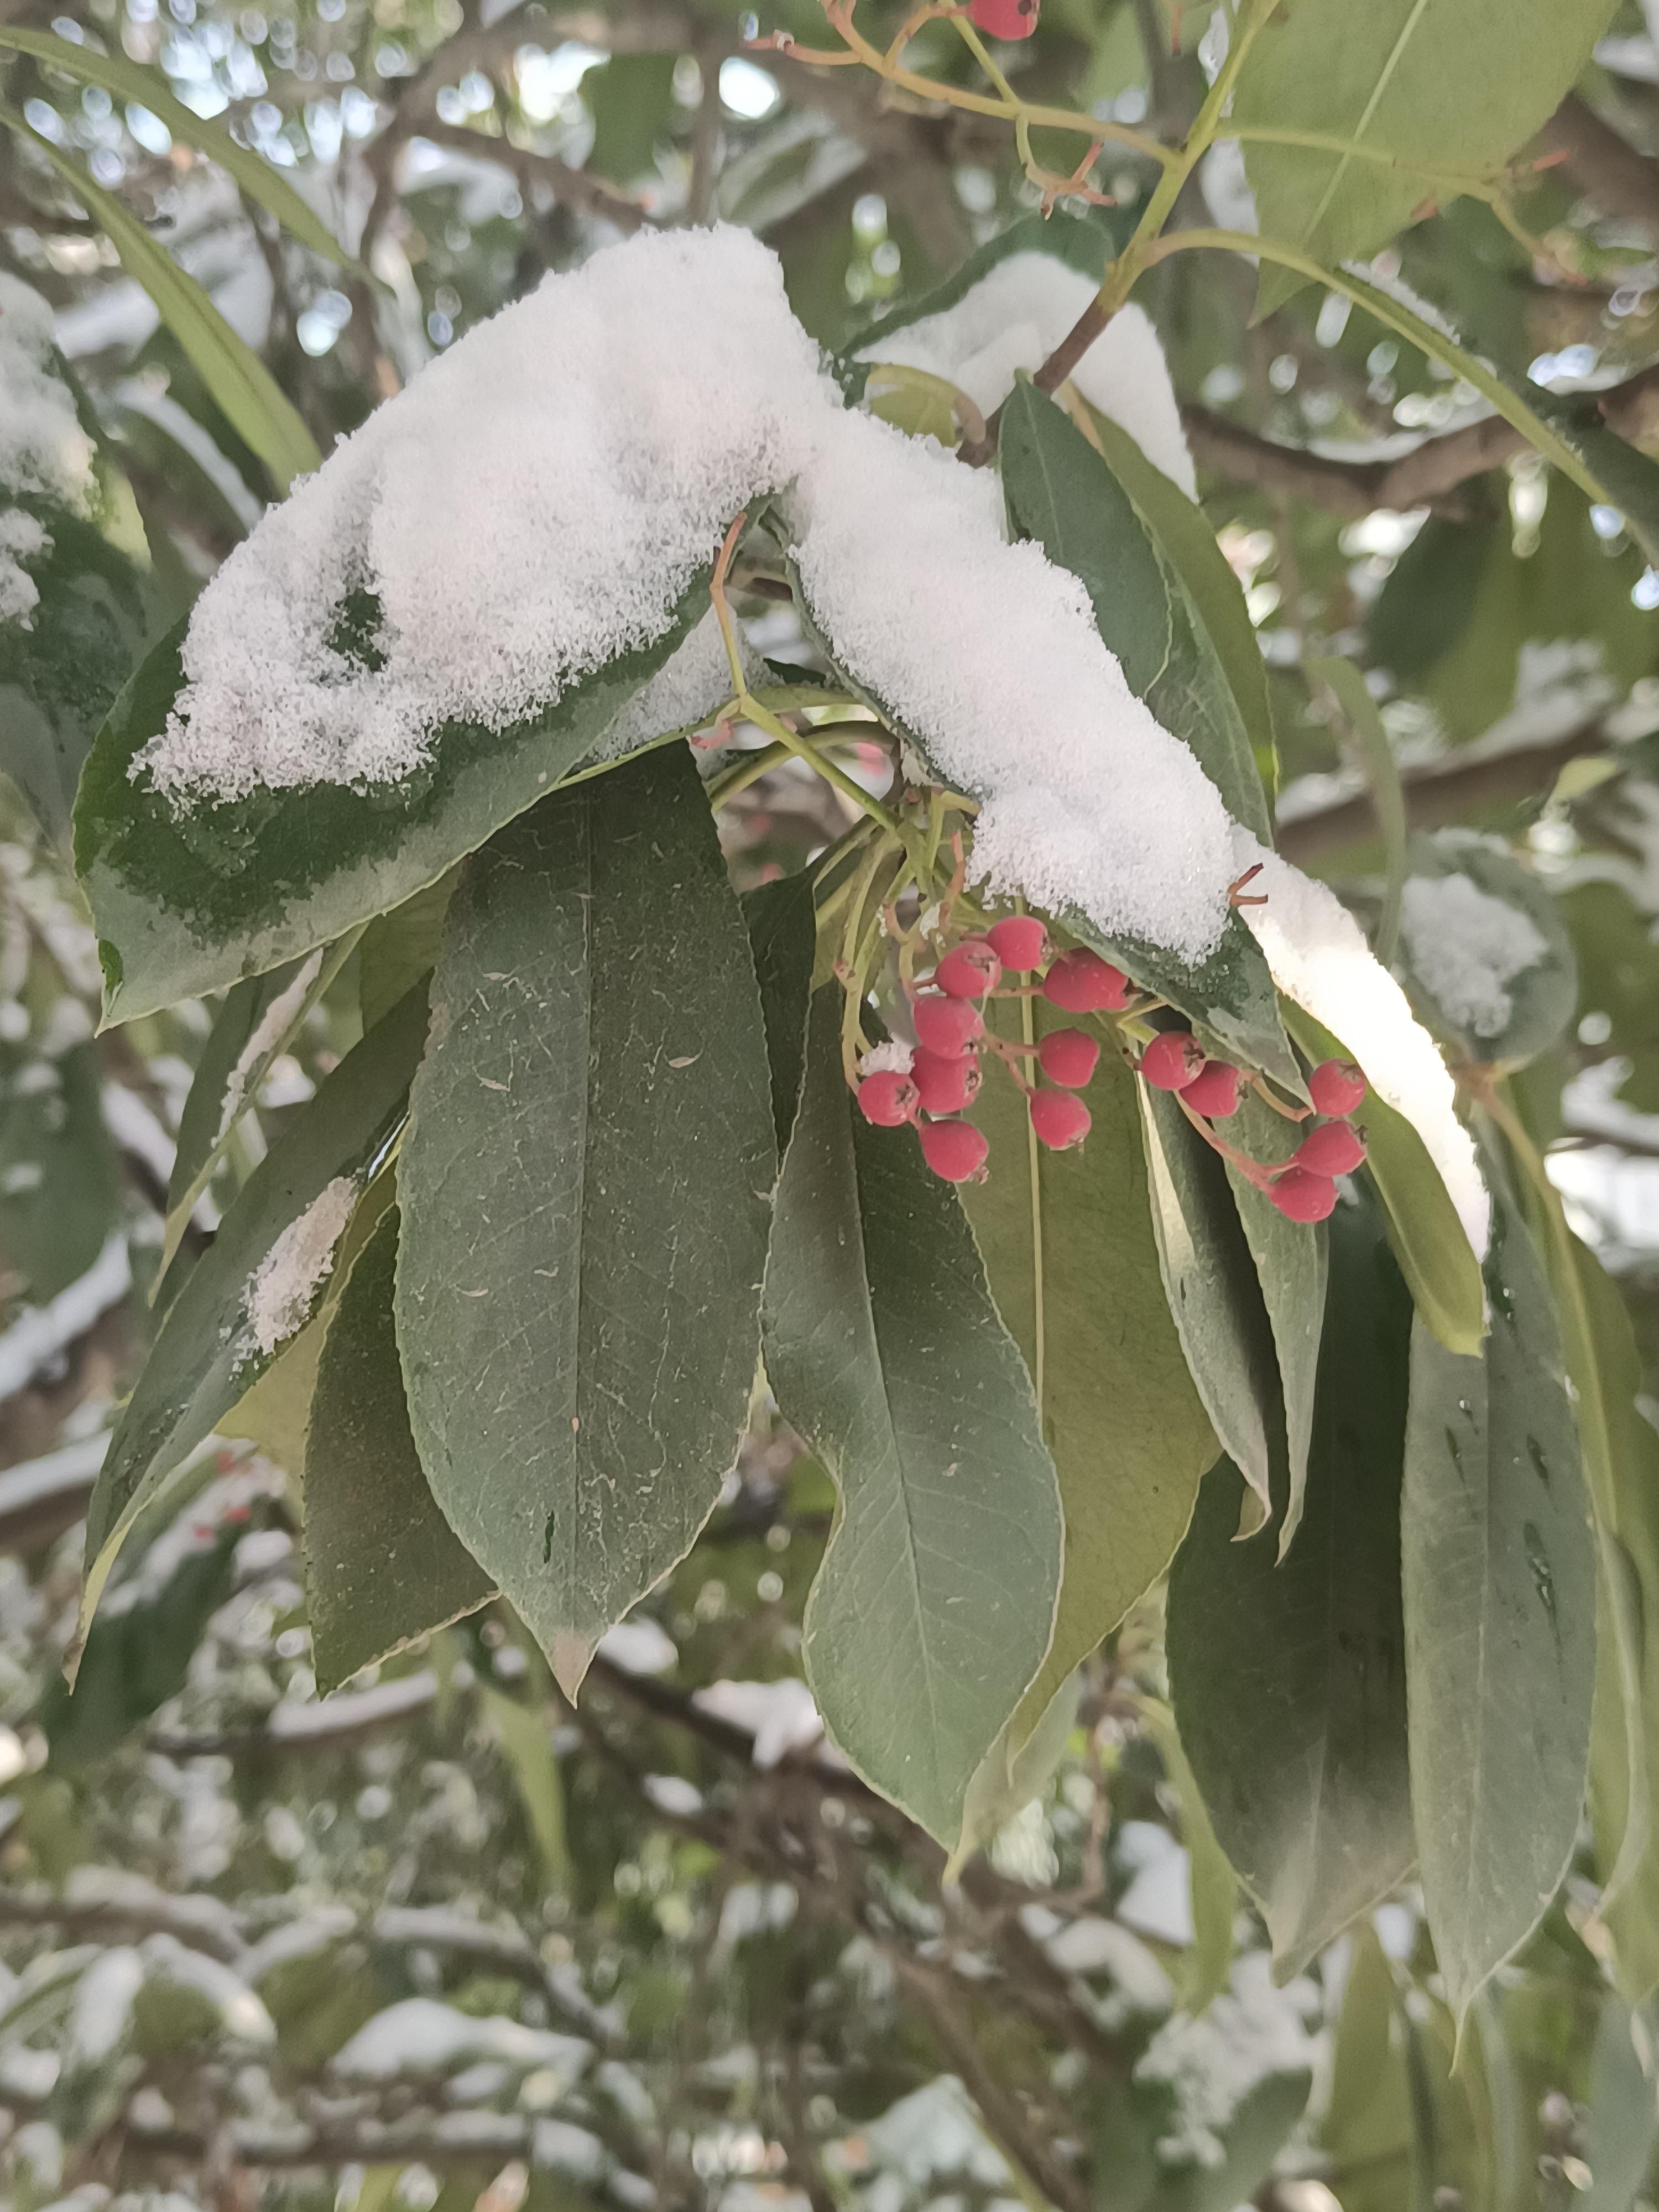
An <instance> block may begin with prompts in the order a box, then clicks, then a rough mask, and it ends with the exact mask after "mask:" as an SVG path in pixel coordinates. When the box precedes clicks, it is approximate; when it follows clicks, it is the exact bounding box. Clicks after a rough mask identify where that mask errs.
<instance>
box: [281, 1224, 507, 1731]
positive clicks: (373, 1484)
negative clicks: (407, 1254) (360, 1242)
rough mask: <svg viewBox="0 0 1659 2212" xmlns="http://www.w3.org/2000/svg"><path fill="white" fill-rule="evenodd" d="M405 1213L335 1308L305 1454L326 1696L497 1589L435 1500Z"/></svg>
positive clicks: (369, 1252)
mask: <svg viewBox="0 0 1659 2212" xmlns="http://www.w3.org/2000/svg"><path fill="white" fill-rule="evenodd" d="M397 1257H398V1214H397V1210H396V1208H395V1207H393V1208H392V1209H391V1210H390V1211H389V1212H387V1213H386V1215H385V1216H384V1217H383V1218H382V1219H381V1222H380V1226H379V1227H378V1228H377V1229H376V1230H375V1231H374V1235H373V1236H372V1237H370V1238H369V1240H368V1243H366V1244H365V1245H364V1246H363V1248H362V1251H361V1252H360V1253H359V1254H358V1255H357V1257H356V1261H355V1262H354V1264H353V1266H352V1268H351V1272H350V1273H349V1275H348V1276H347V1278H346V1280H345V1284H344V1285H343V1288H342V1289H340V1290H339V1291H338V1292H337V1296H336V1297H335V1299H334V1301H333V1310H332V1312H331V1315H330V1316H329V1320H328V1328H327V1334H326V1335H325V1338H324V1340H323V1346H322V1351H321V1354H320V1356H319V1359H318V1363H317V1383H316V1388H315V1390H314V1392H313V1395H312V1401H311V1416H310V1421H309V1425H308V1428H307V1437H306V1450H305V1475H304V1498H305V1524H304V1544H305V1559H306V1596H307V1612H308V1614H309V1618H310V1621H311V1644H312V1652H313V1665H314V1667H315V1669H316V1674H317V1684H318V1687H319V1690H323V1691H328V1690H332V1689H337V1688H338V1686H339V1685H340V1684H341V1683H342V1682H343V1681H345V1680H348V1679H349V1676H351V1675H353V1674H356V1672H357V1670H358V1668H361V1667H368V1666H372V1665H374V1664H376V1663H377V1662H379V1661H380V1660H382V1659H385V1658H387V1657H389V1656H391V1654H392V1652H394V1651H398V1650H402V1649H403V1648H404V1645H405V1644H412V1643H414V1642H415V1640H416V1638H418V1637H422V1636H428V1635H430V1634H431V1632H433V1630H434V1629H437V1628H444V1627H447V1626H448V1624H449V1623H450V1622H451V1621H452V1620H459V1618H460V1617H461V1615H462V1614H463V1613H472V1612H475V1611H476V1610H477V1607H479V1606H481V1605H483V1604H484V1603H485V1602H486V1601H488V1600H489V1598H491V1597H493V1596H494V1595H495V1585H494V1584H493V1583H492V1582H491V1581H490V1579H489V1576H488V1575H486V1574H485V1572H484V1571H483V1568H482V1567H480V1566H479V1565H478V1563H477V1560H476V1559H473V1558H472V1557H471V1554H470V1553H468V1552H467V1551H466V1550H465V1548H464V1547H463V1546H462V1545H461V1543H460V1542H459V1540H458V1538H457V1537H456V1534H455V1532H454V1530H453V1528H451V1527H450V1525H449V1523H448V1522H447V1521H446V1520H445V1518H444V1516H443V1515H442V1514H441V1512H440V1511H439V1510H438V1508H437V1506H436V1505H435V1504H434V1502H433V1498H432V1492H431V1491H430V1489H429V1488H428V1485H427V1480H426V1475H425V1474H424V1472H423V1471H422V1467H421V1462H420V1459H419V1456H418V1455H417V1454H416V1449H415V1439H414V1437H412V1436H411V1435H410V1427H409V1409H408V1406H407V1403H406V1401H405V1399H404V1377H403V1370H402V1368H401V1367H400V1366H399V1364H398V1338H397V1332H396V1330H395V1328H393V1325H392V1280H393V1276H394V1273H395V1269H396V1266H397Z"/></svg>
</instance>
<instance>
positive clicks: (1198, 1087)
mask: <svg viewBox="0 0 1659 2212" xmlns="http://www.w3.org/2000/svg"><path fill="white" fill-rule="evenodd" d="M1181 1096H1182V1099H1183V1100H1184V1101H1185V1102H1186V1103H1187V1104H1188V1106H1190V1107H1191V1108H1192V1109H1193V1111H1194V1114H1201V1115H1203V1116H1204V1119H1205V1120H1206V1121H1225V1120H1226V1119H1227V1117H1228V1115H1230V1114H1237V1111H1238V1070H1237V1068H1236V1067H1235V1066H1233V1065H1232V1063H1231V1060H1206V1062H1205V1063H1204V1072H1203V1073H1202V1074H1201V1075H1195V1076H1194V1078H1193V1079H1192V1081H1191V1082H1190V1083H1188V1084H1187V1085H1185V1086H1184V1088H1183V1089H1182V1093H1181Z"/></svg>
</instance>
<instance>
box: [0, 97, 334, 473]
mask: <svg viewBox="0 0 1659 2212" xmlns="http://www.w3.org/2000/svg"><path fill="white" fill-rule="evenodd" d="M0 121H3V122H7V123H9V124H10V125H11V126H12V128H13V129H14V130H16V131H21V133H23V134H24V135H26V136H27V139H28V142H29V143H30V145H31V147H32V148H33V150H34V151H35V152H36V153H37V154H39V155H40V157H41V159H42V160H44V161H47V162H49V163H50V164H51V166H52V167H53V168H54V169H56V170H57V172H58V175H59V176H60V177H62V178H63V179H64V183H65V184H66V185H68V186H69V188H70V191H71V192H73V194H74V195H75V197H76V199H77V200H79V201H80V203H81V204H82V207H84V208H85V210H87V213H88V215H89V216H91V217H92V219H93V221H94V222H95V223H96V224H97V225H98V228H100V230H101V231H103V232H104V233H105V234H106V236H107V237H108V239H109V240H110V242H111V244H112V246H114V248H115V250H116V252H117V253H118V254H119V255H120V257H121V265H122V267H123V268H124V269H125V270H126V272H127V274H128V276H132V277H135V278H136V279H137V282H138V283H140V284H142V285H143V288H144V289H145V291H147V292H148V293H149V296H150V298H151V299H152V300H153V301H155V305H156V307H157V308H158V309H159V311H160V313H161V319H162V321H163V322H164V323H165V324H166V325H167V328H168V329H169V330H170V331H172V332H173V336H174V337H176V338H177V339H178V341H179V344H180V345H181V346H182V347H183V348H184V349H185V354H186V355H187V356H188V357H189V359H190V361H191V363H192V364H193V366H194V367H195V368H196V369H197V373H198V374H200V376H201V378H202V380H203V381H204V384H205V385H206V386H207V388H208V390H209V391H210V392H211V393H212V395H213V398H214V400H215V402H216V404H217V405H218V406H220V407H221V408H222V409H223V410H224V412H225V415H226V416H227V418H228V421H229V422H231V424H232V425H233V427H234V428H235V430H236V431H237V433H238V435H240V436H241V437H242V438H244V439H246V441H247V443H248V444H249V445H250V446H251V447H252V448H253V451H254V452H255V453H257V454H258V456H259V459H261V460H262V461H263V462H264V465H265V466H266V467H267V468H268V469H269V470H270V475H271V480H272V482H273V483H275V484H276V489H278V490H279V491H286V490H287V489H288V488H289V485H290V484H291V483H293V481H294V479H295V477H301V476H306V475H308V474H309V473H310V471H312V470H313V469H316V468H318V467H319V466H320V465H321V461H322V456H321V455H320V454H319V453H318V451H317V441H316V440H315V439H314V438H313V436H312V435H311V433H310V431H309V430H308V429H307V428H306V425H305V422H304V420H303V419H302V417H301V415H300V412H299V410H298V409H297V408H296V407H295V405H294V403H293V402H292V400H290V399H289V398H288V397H287V395H286V394H285V393H284V392H283V388H282V386H280V385H279V384H278V383H277V381H276V378H275V377H274V376H272V374H271V373H270V370H269V369H268V368H266V367H265V365H264V362H262V361H261V360H260V359H259V356H258V354H256V353H255V352H254V351H253V350H252V348H251V347H250V346H248V345H246V344H245V343H243V341H242V340H241V339H240V338H239V337H237V335H236V333H235V331H233V330H232V328H231V327H230V325H229V324H228V322H227V321H226V320H225V319H224V317H223V316H222V314H221V313H219V310H218V309H217V308H216V307H215V306H214V304H213V302H212V301H211V300H210V299H209V297H208V295H207V294H206V293H205V292H204V290H203V289H202V287H201V286H200V285H199V284H198V283H197V281H196V279H195V278H194V277H193V276H189V275H188V274H186V272H185V270H182V269H181V268H180V267H179V264H178V263H177V262H176V261H175V260H174V259H173V256H172V255H171V254H170V253H169V252H167V248H166V247H165V246H158V245H157V243H156V241H155V240H154V239H153V238H152V237H151V236H150V234H149V232H148V231H147V230H146V229H145V228H144V226H143V223H141V222H139V221H138V219H137V216H134V215H130V214H129V213H128V211H127V210H126V209H125V207H123V206H122V204H121V203H120V201H119V200H118V199H117V198H115V197H114V196H113V195H112V193H109V192H106V191H104V190H103V188H102V186H101V185H94V183H93V181H92V179H91V178H90V177H89V176H88V174H87V173H86V171H85V170H84V169H83V168H82V167H81V165H80V163H79V162H78V161H70V158H69V157H68V155H64V154H62V153H60V152H59V151H58V148H57V147H56V146H54V145H53V144H52V141H51V140H50V139H49V138H43V137H41V136H40V132H39V131H33V130H30V129H29V127H28V125H26V124H22V123H21V122H20V121H19V120H18V118H16V117H15V116H12V115H9V114H7V113H5V112H4V111H0Z"/></svg>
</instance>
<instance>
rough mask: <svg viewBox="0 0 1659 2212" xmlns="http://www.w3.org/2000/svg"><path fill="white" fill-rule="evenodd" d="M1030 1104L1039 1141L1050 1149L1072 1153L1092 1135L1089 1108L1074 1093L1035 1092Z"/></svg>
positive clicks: (1032, 1120) (1032, 1123)
mask: <svg viewBox="0 0 1659 2212" xmlns="http://www.w3.org/2000/svg"><path fill="white" fill-rule="evenodd" d="M1028 1103H1029V1104H1030V1109H1031V1127H1033V1128H1034V1129H1035V1130H1036V1137H1037V1142H1038V1144H1040V1145H1047V1146H1048V1149H1049V1151H1050V1152H1070V1151H1071V1149H1072V1147H1073V1145H1080V1144H1081V1143H1082V1142H1083V1139H1085V1137H1086V1136H1087V1135H1088V1133H1089V1121H1090V1115H1089V1109H1088V1108H1087V1107H1086V1106H1085V1104H1084V1103H1083V1101H1082V1100H1081V1099H1080V1098H1079V1097H1077V1096H1076V1094H1075V1093H1074V1092H1073V1091H1033V1092H1032V1093H1031V1096H1030V1100H1029V1102H1028Z"/></svg>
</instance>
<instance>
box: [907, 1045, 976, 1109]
mask: <svg viewBox="0 0 1659 2212" xmlns="http://www.w3.org/2000/svg"><path fill="white" fill-rule="evenodd" d="M910 1079H911V1081H912V1082H913V1083H914V1084H915V1086H916V1094H917V1096H918V1097H920V1099H921V1104H922V1110H923V1111H924V1112H925V1113H928V1114H960V1113H961V1111H962V1109H963V1107H964V1106H971V1105H972V1104H973V1103H974V1101H975V1098H977V1097H978V1096H979V1062H978V1061H977V1060H975V1059H974V1058H973V1057H972V1056H971V1055H970V1054H968V1053H965V1052H964V1053H957V1054H953V1055H952V1056H951V1058H950V1059H948V1060H947V1059H945V1057H944V1055H943V1054H939V1053H937V1052H927V1051H922V1052H919V1053H918V1054H916V1056H915V1061H914V1062H913V1063H912V1066H911V1069H910Z"/></svg>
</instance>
